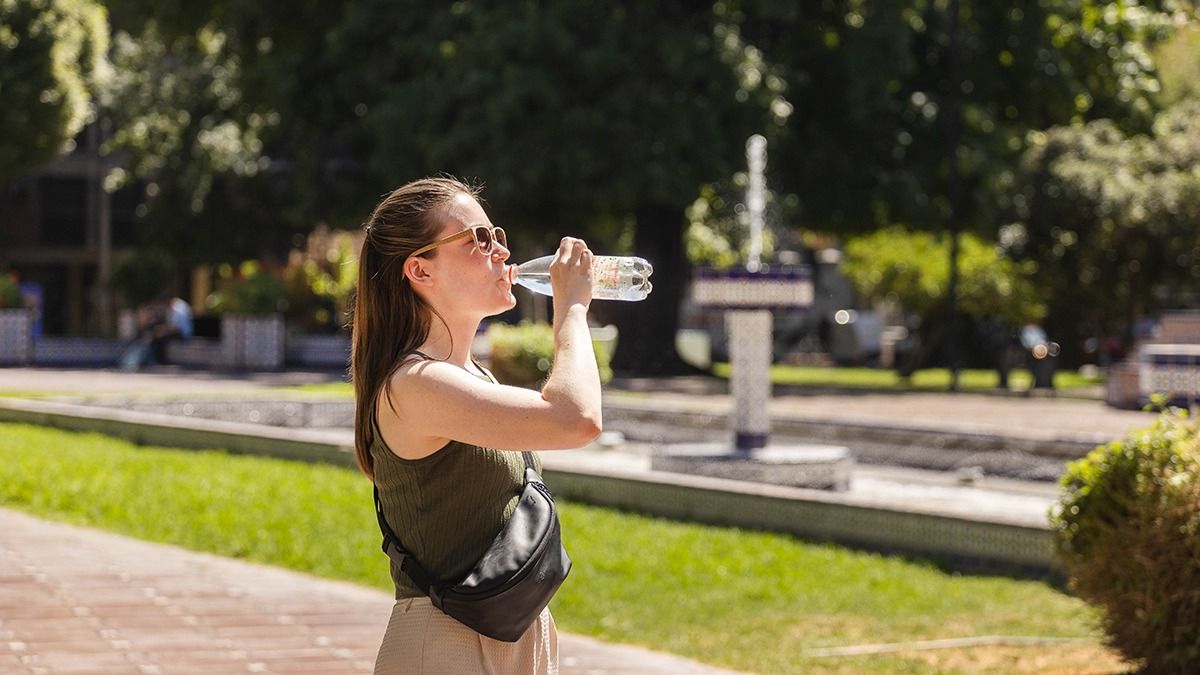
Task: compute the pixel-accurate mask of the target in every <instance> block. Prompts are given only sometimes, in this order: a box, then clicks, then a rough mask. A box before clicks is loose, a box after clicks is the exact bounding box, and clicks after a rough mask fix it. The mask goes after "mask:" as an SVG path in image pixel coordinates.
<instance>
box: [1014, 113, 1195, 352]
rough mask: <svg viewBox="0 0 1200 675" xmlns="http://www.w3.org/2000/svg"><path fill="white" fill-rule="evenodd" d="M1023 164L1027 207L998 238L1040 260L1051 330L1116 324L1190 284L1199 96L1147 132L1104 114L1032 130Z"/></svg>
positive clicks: (1190, 288) (1099, 329)
mask: <svg viewBox="0 0 1200 675" xmlns="http://www.w3.org/2000/svg"><path fill="white" fill-rule="evenodd" d="M1024 170H1025V174H1024V179H1023V181H1022V182H1023V183H1024V184H1025V185H1026V186H1028V187H1027V188H1026V190H1025V191H1024V199H1025V203H1026V204H1027V205H1028V207H1027V209H1025V210H1024V211H1023V212H1022V213H1021V215H1022V220H1021V222H1019V223H1017V224H1016V225H1014V226H1011V227H1010V228H1006V232H1005V233H1003V235H1002V241H1004V242H1005V243H1006V246H1007V248H1008V249H1009V251H1010V254H1011V255H1013V256H1014V257H1019V258H1024V259H1027V260H1030V261H1033V262H1034V263H1035V264H1036V265H1037V275H1036V280H1037V283H1038V286H1039V287H1040V288H1042V289H1044V290H1045V292H1046V294H1047V298H1048V299H1049V300H1050V301H1051V302H1052V310H1051V312H1050V316H1051V318H1052V319H1056V323H1055V325H1054V326H1053V327H1052V329H1053V330H1054V331H1055V333H1056V334H1057V335H1059V336H1064V337H1065V336H1069V335H1071V334H1072V333H1073V332H1074V331H1078V330H1081V329H1082V330H1084V331H1090V334H1114V333H1117V332H1119V331H1120V330H1121V329H1122V328H1123V327H1125V326H1128V325H1130V324H1131V323H1132V321H1133V320H1134V319H1135V318H1137V317H1139V316H1141V315H1143V314H1144V313H1146V312H1147V311H1149V310H1151V309H1152V308H1153V307H1152V305H1151V304H1150V303H1152V302H1153V299H1154V298H1156V297H1158V298H1168V299H1171V298H1172V297H1173V296H1175V295H1176V294H1178V293H1185V294H1186V293H1192V292H1194V291H1195V289H1196V287H1197V286H1196V285H1197V283H1198V282H1200V232H1198V231H1197V229H1196V223H1197V222H1200V101H1184V102H1182V103H1180V104H1179V105H1177V106H1175V107H1173V108H1171V109H1170V110H1168V111H1166V112H1164V113H1162V114H1161V115H1159V117H1158V118H1157V119H1156V121H1155V124H1154V128H1153V132H1152V134H1149V135H1132V136H1130V135H1126V134H1125V133H1123V132H1122V131H1121V130H1120V129H1118V128H1117V127H1116V125H1115V124H1113V123H1112V122H1108V121H1104V120H1101V121H1097V122H1092V123H1090V124H1088V125H1086V126H1083V127H1055V128H1053V129H1050V130H1048V131H1047V132H1046V133H1037V134H1034V135H1033V141H1032V146H1031V149H1030V151H1029V153H1028V154H1027V156H1026V158H1025V164H1024ZM1183 297H1184V298H1185V299H1186V297H1187V296H1186V295H1184V296H1183ZM1085 334H1086V333H1085Z"/></svg>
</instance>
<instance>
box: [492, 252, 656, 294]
mask: <svg viewBox="0 0 1200 675" xmlns="http://www.w3.org/2000/svg"><path fill="white" fill-rule="evenodd" d="M553 260H554V256H552V255H546V256H542V257H541V258H534V259H533V260H530V261H529V262H525V263H521V264H520V265H517V266H516V267H515V268H513V269H514V271H513V272H512V275H513V279H512V280H513V283H515V284H520V285H522V286H524V287H525V288H528V289H529V290H531V291H534V292H535V293H541V294H542V295H554V292H553V290H552V289H551V287H550V263H551V261H553ZM653 273H654V268H653V267H651V266H650V263H648V262H646V260H645V259H643V258H635V257H633V256H613V255H598V256H596V257H595V259H594V260H593V261H592V282H593V283H592V299H593V300H645V299H646V296H647V295H650V290H651V289H652V288H653V286H652V285H651V284H650V275H651V274H653Z"/></svg>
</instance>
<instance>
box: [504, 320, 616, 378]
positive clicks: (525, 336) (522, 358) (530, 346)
mask: <svg viewBox="0 0 1200 675" xmlns="http://www.w3.org/2000/svg"><path fill="white" fill-rule="evenodd" d="M487 337H488V341H489V342H491V345H492V362H491V369H492V372H493V373H494V374H495V375H496V379H498V380H500V381H501V382H503V383H505V384H512V385H516V386H519V387H530V388H536V387H538V386H539V385H540V384H541V383H542V382H543V381H544V380H545V379H546V376H547V375H549V374H550V366H551V365H552V364H553V362H554V329H553V328H551V326H550V324H547V323H532V322H529V321H522V322H521V323H520V324H519V325H516V326H513V325H511V324H503V323H493V324H492V325H490V326H488V330H487ZM592 349H593V351H595V353H596V363H597V364H598V365H599V366H600V381H601V382H607V381H609V380H610V379H612V369H611V368H609V366H608V364H609V358H610V356H611V354H610V352H609V349H607V348H606V347H605V345H603V344H602V343H601V341H600V340H596V339H593V340H592Z"/></svg>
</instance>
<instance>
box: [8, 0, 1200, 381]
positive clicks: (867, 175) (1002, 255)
mask: <svg viewBox="0 0 1200 675" xmlns="http://www.w3.org/2000/svg"><path fill="white" fill-rule="evenodd" d="M0 99H2V101H3V104H2V105H0V129H2V130H3V131H2V132H0V308H2V309H13V308H14V307H25V308H31V309H32V310H33V320H32V321H33V327H32V331H33V335H34V339H35V340H37V339H40V338H52V337H55V336H69V337H72V338H79V339H85V338H86V339H92V340H94V341H93V342H79V341H77V342H75V343H72V344H75V345H76V346H77V348H76V351H74V352H72V354H75V356H74V357H73V358H75V359H76V360H86V351H87V349H89V347H87V345H93V347H91V348H95V349H100V351H101V352H103V356H100V355H96V354H93V357H94V359H95V360H97V361H104V360H107V359H111V358H112V354H110V353H109V352H104V350H103V349H101V348H100V347H95V345H103V344H108V343H105V342H103V340H110V341H111V340H117V341H119V340H120V339H122V338H124V339H128V338H129V337H130V336H131V335H132V333H133V332H134V331H135V330H136V328H135V323H136V314H135V311H136V309H137V308H138V307H139V306H142V305H145V304H146V303H148V302H151V301H153V299H155V298H160V297H162V296H163V295H164V294H166V295H172V296H178V297H179V298H181V299H183V300H185V301H187V302H188V303H189V304H190V305H191V308H192V311H193V312H194V323H195V325H194V334H195V336H196V337H197V338H215V337H216V336H217V335H218V333H219V332H220V330H221V329H220V322H219V319H218V317H219V316H221V315H222V314H223V313H241V314H276V315H280V316H282V317H283V321H285V322H286V323H285V325H286V331H287V333H288V335H301V334H303V335H325V336H338V335H341V336H343V339H344V335H345V328H344V326H345V325H346V320H347V319H346V311H347V308H348V306H349V302H350V297H351V293H352V291H353V281H354V278H355V274H354V268H353V265H354V259H355V257H356V255H357V250H358V247H359V245H360V241H361V240H360V239H359V231H360V228H361V225H362V223H363V221H364V220H365V218H366V217H367V215H368V214H369V212H370V210H371V209H372V208H373V206H374V205H375V204H376V203H377V202H378V200H379V199H380V198H381V196H382V195H384V194H386V193H387V192H388V191H389V190H391V189H392V188H394V187H396V186H397V185H400V184H402V183H404V182H407V181H409V180H412V179H415V178H419V177H422V176H427V175H431V174H437V173H448V174H453V175H455V176H458V177H461V178H464V179H466V180H469V181H476V182H479V183H482V184H483V185H484V186H485V190H484V197H485V199H486V200H487V201H486V208H487V209H488V210H489V213H490V215H491V216H492V219H493V221H494V222H495V223H496V224H498V225H502V226H504V227H505V229H506V230H507V231H508V232H510V233H511V234H510V238H511V239H512V241H513V250H514V253H513V259H514V260H513V261H514V262H519V261H521V260H524V259H528V258H532V257H535V256H537V255H541V254H544V253H546V252H549V251H550V250H552V247H553V245H554V243H555V242H556V241H557V240H558V238H559V237H561V236H563V235H567V234H570V235H576V236H582V237H585V238H587V239H588V241H589V242H590V243H591V245H592V247H593V248H594V249H595V250H597V251H599V252H602V253H628V254H636V255H640V256H642V257H645V258H647V259H648V260H650V261H651V262H652V263H653V264H654V266H655V276H654V282H655V290H654V293H653V294H651V296H650V298H649V299H648V300H646V301H645V302H643V303H638V304H636V305H635V304H626V303H597V304H596V305H594V306H593V307H594V315H595V319H596V321H597V324H598V325H601V324H602V325H608V324H612V325H615V326H616V330H617V335H618V336H619V337H618V339H617V341H616V351H615V353H613V354H612V363H611V365H612V368H613V370H614V371H615V372H617V373H618V374H622V373H623V374H651V375H658V374H679V373H695V372H705V371H707V370H708V369H709V368H710V367H711V364H712V363H713V362H720V361H723V360H726V359H727V348H726V345H724V343H723V340H724V338H723V335H724V331H723V329H722V326H721V314H720V313H717V312H709V311H706V310H704V309H703V308H698V307H695V306H693V305H692V303H690V301H689V297H690V284H691V280H692V270H693V269H695V268H696V267H700V266H715V267H736V266H740V265H744V264H745V263H746V259H747V248H748V245H749V236H748V233H747V223H746V220H747V217H746V208H745V202H746V198H745V191H746V185H747V173H746V156H745V152H746V150H745V148H746V140H747V138H748V137H750V136H751V135H753V134H761V135H763V136H764V137H765V138H766V139H767V142H768V146H767V147H768V151H767V152H768V160H767V175H766V185H767V195H766V233H765V244H764V253H765V256H764V260H765V261H766V262H767V263H768V264H769V265H774V266H794V265H807V266H809V267H810V268H811V270H812V276H813V281H814V288H815V291H816V292H815V298H814V301H813V304H812V306H811V307H810V308H807V309H804V310H794V311H779V312H776V316H775V335H774V340H775V345H774V359H775V360H776V361H777V362H780V363H789V364H793V365H797V366H835V365H837V366H852V365H853V366H871V367H877V368H886V369H891V370H894V371H896V372H898V373H900V374H901V375H902V376H909V375H911V374H912V373H914V372H916V371H918V370H920V369H924V368H931V367H938V366H940V367H947V366H949V367H951V368H952V369H953V370H954V371H955V372H957V369H958V368H960V367H961V368H984V369H995V370H996V371H997V372H999V373H1001V380H1000V384H1001V386H1007V379H1006V378H1007V372H1008V370H1009V369H1010V367H1017V366H1021V365H1025V361H1026V360H1028V357H1029V355H1030V354H1035V355H1036V351H1037V348H1038V347H1039V346H1041V348H1042V349H1043V352H1042V357H1039V358H1043V357H1046V356H1049V357H1052V358H1053V359H1055V363H1056V364H1057V367H1059V368H1063V369H1072V370H1074V369H1078V368H1080V367H1085V366H1090V367H1092V369H1091V370H1086V369H1085V371H1084V372H1085V373H1088V374H1090V375H1092V376H1094V377H1099V376H1101V375H1102V374H1103V373H1104V372H1105V369H1107V368H1108V367H1109V366H1110V365H1111V364H1114V363H1117V362H1119V361H1120V360H1121V359H1123V358H1125V357H1126V355H1127V354H1128V353H1129V352H1130V350H1131V349H1132V346H1133V345H1135V344H1136V343H1137V341H1138V340H1140V339H1145V338H1148V337H1150V336H1152V334H1153V332H1154V326H1155V322H1156V321H1157V320H1158V318H1159V317H1161V316H1162V315H1163V313H1164V312H1169V311H1171V310H1178V309H1190V308H1195V307H1197V306H1198V299H1200V298H1198V296H1197V291H1198V290H1200V228H1197V223H1200V121H1198V120H1200V19H1198V14H1197V6H1196V4H1195V3H1194V2H1192V1H1190V0H1157V1H1155V0H1147V1H1135V0H1122V1H1120V2H1104V1H1100V0H1039V1H1036V2H1034V1H1016V2H1007V3H961V5H960V3H959V2H957V1H956V0H880V1H878V2H869V3H868V2H865V1H861V0H842V1H839V2H833V1H830V0H802V1H787V2H784V1H774V0H759V1H755V0H745V1H738V0H729V1H720V2H715V3H692V2H678V1H664V2H655V3H637V2H601V1H590V0H558V1H556V2H506V3H487V2H469V1H461V2H453V3H417V2H406V1H397V0H388V1H386V2H384V1H380V0H353V1H344V2H316V1H312V0H301V1H299V2H289V3H280V2H261V1H255V2H249V1H246V0H214V1H202V2H191V3H178V4H177V3H160V2H149V1H146V0H108V1H104V2H99V1H94V0H38V1H35V0H13V1H11V2H5V3H3V4H0ZM518 293H519V294H521V295H520V297H521V302H520V305H519V306H518V308H517V309H516V310H514V311H513V312H512V313H510V314H509V315H505V316H504V317H501V320H502V321H506V322H515V321H517V320H520V319H539V318H540V319H544V318H545V316H546V312H547V307H546V305H545V303H544V302H543V301H541V300H538V299H535V298H533V297H531V296H529V295H528V294H524V293H522V292H518ZM118 344H119V342H118ZM79 345H82V346H79ZM1044 345H1051V347H1050V348H1049V349H1050V353H1048V354H1047V352H1046V351H1045V350H1046V349H1047V348H1046V347H1045V346H1044ZM80 350H82V353H84V354H85V356H80V353H81V352H80ZM335 351H336V350H335ZM45 354H49V352H45V353H44V355H43V356H44V358H49V356H45ZM177 356H178V358H179V359H184V360H186V358H187V354H186V353H183V352H181V353H180V354H178V355H177ZM193 357H194V358H200V357H199V356H196V355H195V354H193ZM64 358H65V357H64ZM289 358H291V357H289ZM334 362H335V363H336V359H334ZM951 386H953V384H952V385H951Z"/></svg>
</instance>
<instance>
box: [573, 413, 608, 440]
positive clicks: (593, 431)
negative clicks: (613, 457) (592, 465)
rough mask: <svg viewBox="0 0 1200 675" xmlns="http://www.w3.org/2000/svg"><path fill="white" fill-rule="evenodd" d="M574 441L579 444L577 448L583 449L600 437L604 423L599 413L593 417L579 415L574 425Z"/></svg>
mask: <svg viewBox="0 0 1200 675" xmlns="http://www.w3.org/2000/svg"><path fill="white" fill-rule="evenodd" d="M574 431H575V434H576V440H577V441H578V442H579V446H578V447H583V446H585V445H587V444H589V443H591V442H592V441H594V440H596V438H598V437H599V436H600V433H601V432H602V431H604V422H603V421H602V419H601V415H600V413H599V412H597V413H595V414H594V415H580V416H579V419H578V421H577V422H576V423H575V424H574Z"/></svg>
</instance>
